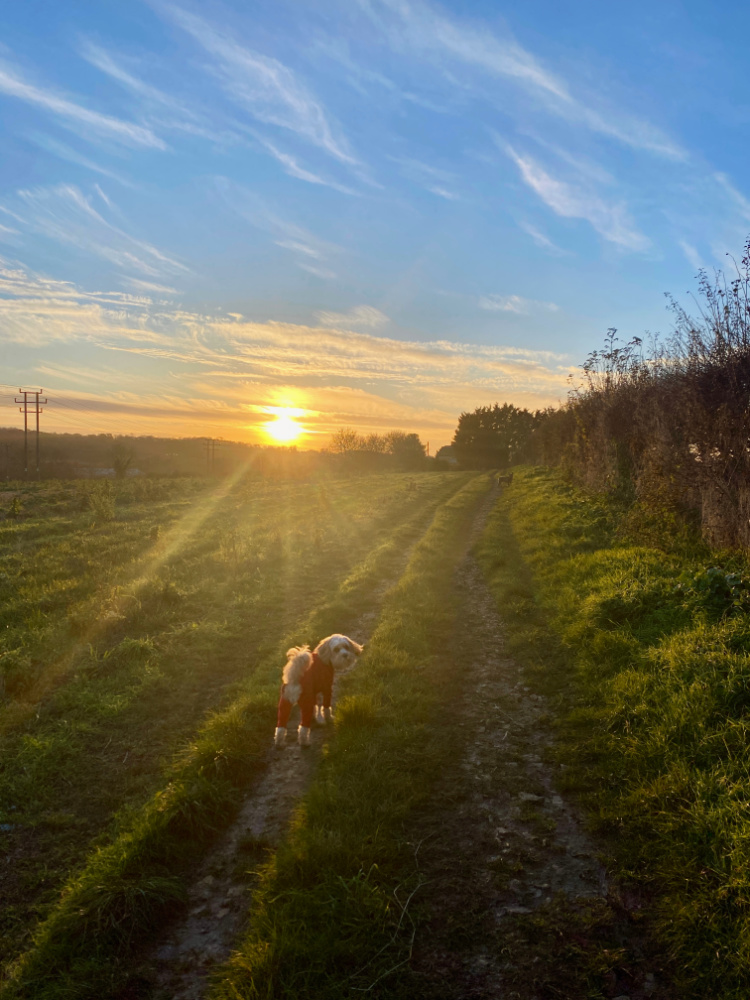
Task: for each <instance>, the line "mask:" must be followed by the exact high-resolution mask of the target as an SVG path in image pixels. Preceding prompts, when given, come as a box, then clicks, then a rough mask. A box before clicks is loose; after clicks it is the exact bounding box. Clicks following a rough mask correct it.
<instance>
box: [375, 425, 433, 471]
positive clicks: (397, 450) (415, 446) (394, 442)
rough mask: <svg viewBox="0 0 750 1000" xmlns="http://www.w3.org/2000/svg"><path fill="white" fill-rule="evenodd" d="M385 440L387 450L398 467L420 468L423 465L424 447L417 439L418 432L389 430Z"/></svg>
mask: <svg viewBox="0 0 750 1000" xmlns="http://www.w3.org/2000/svg"><path fill="white" fill-rule="evenodd" d="M385 440H386V447H387V451H388V453H389V454H391V455H393V459H394V462H395V464H396V466H397V467H398V468H399V469H420V468H422V467H423V466H424V460H425V455H426V449H425V446H424V445H423V444H422V442H421V441H420V440H419V435H418V434H407V433H406V432H405V431H389V433H388V434H386V436H385Z"/></svg>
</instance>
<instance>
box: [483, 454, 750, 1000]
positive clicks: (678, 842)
mask: <svg viewBox="0 0 750 1000" xmlns="http://www.w3.org/2000/svg"><path fill="white" fill-rule="evenodd" d="M644 538H646V539H647V542H646V543H645V544H644V542H643V539H644ZM639 539H640V541H639ZM480 559H481V562H482V564H483V567H484V569H485V572H486V574H487V576H488V579H489V581H490V584H491V586H492V588H493V590H494V592H495V594H496V596H497V598H498V601H499V604H500V608H501V611H502V613H503V616H504V619H505V621H506V623H507V626H508V643H509V648H510V651H511V653H512V654H513V655H515V656H516V657H518V658H519V659H520V660H522V661H523V662H524V663H525V664H526V665H527V667H529V668H530V670H531V672H532V674H533V676H534V677H535V678H536V682H537V683H538V684H539V686H540V688H542V689H543V690H544V691H545V693H546V694H547V695H548V697H549V698H550V705H551V706H552V708H553V710H554V712H555V714H556V715H557V716H558V717H560V718H563V719H564V722H562V724H561V726H560V731H559V752H560V754H561V760H562V761H563V762H564V763H566V764H567V770H566V771H565V772H564V773H565V775H566V776H567V778H566V780H567V782H568V783H569V784H570V786H571V787H573V788H575V789H576V790H577V791H578V793H579V794H580V795H581V796H582V799H583V801H584V803H585V804H586V806H587V807H588V809H589V815H590V817H591V819H592V822H593V823H594V824H595V825H596V826H597V827H598V828H599V830H600V832H601V833H602V834H604V835H605V836H606V838H607V839H606V841H605V843H606V844H607V845H608V849H609V852H610V854H611V867H612V869H613V871H614V873H615V874H616V875H617V876H618V877H619V879H620V880H622V882H623V883H625V884H630V885H633V886H636V887H637V888H638V889H639V891H640V892H641V894H642V899H643V900H644V901H645V908H646V911H647V912H648V913H650V914H651V916H652V917H653V927H654V932H655V933H656V935H657V937H658V940H659V941H661V944H662V946H663V948H664V949H665V950H667V951H668V953H669V954H670V955H671V957H672V959H673V967H674V969H675V975H676V976H677V977H678V979H679V982H678V989H679V991H680V992H679V995H680V996H685V997H688V996H691V997H705V996H712V997H717V998H718V997H721V998H722V1000H740V998H741V997H743V998H744V997H746V996H747V992H748V987H749V986H750V752H749V751H750V721H749V719H748V715H747V712H748V707H750V656H749V655H748V653H749V652H750V615H749V614H748V611H747V608H746V606H745V605H744V603H743V595H744V593H745V591H744V589H743V587H742V585H741V584H738V583H737V581H736V579H735V577H734V576H733V575H732V574H738V575H741V574H742V573H746V572H747V567H746V563H745V562H744V561H743V560H742V559H740V558H739V557H737V556H729V555H728V554H723V555H722V554H717V553H713V554H712V553H710V552H708V551H707V550H705V549H704V548H703V546H702V545H701V544H700V543H699V542H697V541H691V539H690V536H689V533H686V532H681V531H678V530H676V525H670V524H669V521H668V520H664V521H662V522H661V523H658V522H655V521H654V520H653V519H649V518H648V517H644V516H643V514H642V513H641V514H639V515H638V516H637V517H636V516H635V515H634V513H633V512H632V511H631V512H629V513H628V512H625V511H623V510H617V509H616V508H614V507H611V506H607V505H606V504H605V503H604V502H602V501H600V500H598V499H597V498H595V497H592V496H590V495H587V494H585V493H582V492H579V491H576V490H574V489H572V488H570V487H569V486H567V485H566V484H565V483H564V482H563V481H562V480H561V479H560V477H559V476H558V475H557V474H555V473H553V472H550V471H546V470H539V469H535V470H525V471H524V472H519V473H518V474H517V475H516V476H515V478H514V482H513V486H512V487H511V488H510V489H509V490H508V491H506V493H505V495H504V497H503V499H502V501H501V503H500V504H499V505H498V507H497V509H496V510H495V512H494V513H493V515H492V517H491V519H490V521H489V523H488V527H487V531H486V534H485V536H484V538H483V541H482V544H481V550H480ZM717 564H718V565H719V566H720V570H715V571H711V568H712V567H714V566H716V565H717Z"/></svg>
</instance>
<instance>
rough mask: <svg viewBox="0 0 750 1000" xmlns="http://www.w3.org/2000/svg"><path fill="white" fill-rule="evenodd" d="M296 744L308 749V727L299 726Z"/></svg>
mask: <svg viewBox="0 0 750 1000" xmlns="http://www.w3.org/2000/svg"><path fill="white" fill-rule="evenodd" d="M297 742H298V743H299V745H300V746H301V747H309V746H310V742H311V741H310V727H309V726H300V727H299V729H298V730H297Z"/></svg>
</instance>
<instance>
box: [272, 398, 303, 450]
mask: <svg viewBox="0 0 750 1000" xmlns="http://www.w3.org/2000/svg"><path fill="white" fill-rule="evenodd" d="M301 412H302V411H301V410H295V409H292V408H291V407H278V408H276V407H269V413H273V414H275V417H276V419H275V420H269V422H268V423H267V424H266V425H265V431H266V434H268V436H269V437H270V438H272V440H274V441H277V442H278V443H279V444H292V443H293V442H294V441H296V440H297V439H298V438H299V437H300V436H301V435H302V434H304V432H305V431H304V428H303V427H302V426H301V425H300V424H298V423H297V421H296V420H295V419H294V418H295V417H297V416H300V414H301Z"/></svg>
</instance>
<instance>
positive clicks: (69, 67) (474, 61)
mask: <svg viewBox="0 0 750 1000" xmlns="http://www.w3.org/2000/svg"><path fill="white" fill-rule="evenodd" d="M749 29H750V9H748V7H747V5H744V4H739V3H731V4H724V5H721V4H720V5H713V6H711V7H710V8H709V6H708V5H707V4H705V3H672V2H669V0H660V2H659V3H657V4H654V3H645V2H640V0H637V2H632V3H629V4H627V5H625V4H609V5H602V4H596V5H595V4H593V3H573V4H565V5H561V4H557V3H551V2H548V0H528V2H527V3H525V4H523V5H521V4H513V5H511V4H504V3H498V2H494V3H489V2H484V3H483V2H472V0H468V2H462V3H458V2H454V3H446V4H443V5H437V4H432V3H423V2H418V0H342V2H336V0H330V2H328V0H316V2H303V0H300V2H295V3H291V2H290V3H287V2H284V0H276V2H269V3H264V2H258V3H250V2H245V3H239V2H236V0H235V2H223V3H214V2H203V3H201V4H188V3H182V2H180V3H167V2H161V0H147V2H142V0H131V2H129V3H122V2H114V0H97V2H93V0H91V2H90V0H75V2H73V0H71V2H68V3H65V4H60V3H59V2H55V3H53V2H47V0H34V2H32V0H28V2H26V3H24V4H14V5H5V6H4V7H3V9H2V11H0V136H1V137H2V157H0V338H2V339H1V344H0V352H1V354H0V357H2V361H3V367H4V371H5V375H4V376H3V377H4V380H5V381H7V382H8V383H9V384H11V385H12V384H13V383H17V384H19V385H21V384H26V385H29V384H30V385H37V384H38V385H40V386H42V387H44V389H45V391H46V392H47V394H48V396H49V397H50V401H51V402H50V406H49V409H48V411H47V413H46V414H45V418H46V427H47V428H48V429H50V430H53V429H56V430H84V429H96V430H99V429H101V430H114V431H124V432H128V431H132V432H143V431H149V432H152V433H173V434H178V435H182V434H214V435H216V436H223V437H226V438H235V439H247V440H253V439H262V429H263V425H264V423H265V422H266V421H267V420H268V419H269V412H271V411H273V410H274V409H278V408H279V407H285V406H286V407H293V408H295V409H296V410H298V411H299V419H300V421H301V423H302V424H303V425H304V427H305V428H306V429H307V431H308V433H307V435H306V437H305V438H304V443H306V444H307V445H310V446H319V445H322V444H324V443H325V439H326V435H327V434H328V433H330V431H331V430H332V429H335V428H336V427H339V426H343V425H351V426H356V427H357V428H359V429H360V430H362V431H378V430H387V429H389V428H391V427H400V428H403V429H405V430H416V431H417V432H419V433H420V434H421V436H422V437H423V439H425V440H429V441H430V442H431V443H432V445H433V450H434V448H435V447H438V446H439V445H441V444H444V443H446V442H447V441H449V440H450V437H451V435H452V431H453V428H454V427H455V424H456V420H457V417H458V415H459V413H460V412H461V411H463V410H468V409H473V408H474V407H475V406H477V405H480V404H485V403H491V402H495V401H500V402H502V401H506V400H508V401H511V402H514V403H516V404H518V405H524V406H529V407H537V406H544V405H549V404H554V403H555V402H556V401H558V400H561V399H563V398H564V396H565V392H566V387H567V384H566V377H567V375H568V373H569V372H570V371H572V370H573V369H574V368H575V366H576V365H577V364H579V363H580V362H582V361H583V360H584V359H585V357H586V355H587V353H588V352H589V351H590V350H592V349H594V348H596V347H599V346H600V345H601V343H602V339H603V336H604V333H605V331H606V329H607V328H608V327H610V326H616V327H617V328H618V329H619V330H620V332H621V335H622V336H623V337H624V338H629V337H631V336H633V335H643V333H644V332H645V331H648V330H651V331H663V332H666V331H667V330H668V329H669V318H668V315H667V313H666V312H665V308H664V305H665V301H664V296H663V293H664V292H665V291H670V292H673V293H675V294H676V295H677V296H678V297H682V298H685V293H686V292H687V290H688V289H690V288H692V287H694V284H695V283H694V275H695V273H696V270H697V268H698V267H701V266H702V267H706V268H708V269H709V270H711V269H713V268H715V267H722V268H723V267H725V266H726V264H727V258H726V254H727V252H730V253H733V254H735V255H737V256H739V255H740V254H741V249H742V244H743V242H744V239H745V237H746V235H747V234H748V231H750V186H748V185H747V184H746V175H747V167H746V164H747V148H748V143H747V136H748V127H749V126H750V91H749V89H748V75H749V74H748V70H747V58H746V47H745V40H746V38H747V37H748V31H749ZM13 413H14V411H13V410H12V409H10V408H8V410H7V411H6V417H5V418H4V419H3V423H5V424H13V423H14V422H15V420H16V417H15V416H14V415H13Z"/></svg>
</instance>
